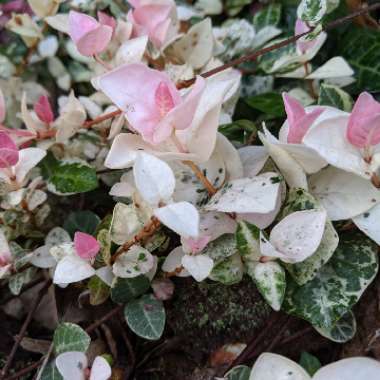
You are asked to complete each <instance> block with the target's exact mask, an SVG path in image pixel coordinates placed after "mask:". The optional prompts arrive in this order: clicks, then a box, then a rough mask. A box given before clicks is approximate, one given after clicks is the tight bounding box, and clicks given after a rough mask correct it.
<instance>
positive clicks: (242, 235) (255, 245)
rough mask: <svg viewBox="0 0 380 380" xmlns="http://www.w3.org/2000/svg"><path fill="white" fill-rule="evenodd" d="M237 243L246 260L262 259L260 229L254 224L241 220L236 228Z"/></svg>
mask: <svg viewBox="0 0 380 380" xmlns="http://www.w3.org/2000/svg"><path fill="white" fill-rule="evenodd" d="M235 237H236V245H237V248H238V250H239V253H240V254H241V256H242V258H243V260H244V262H256V261H259V260H260V257H261V254H260V241H259V238H260V229H259V228H257V227H256V226H255V225H254V224H251V223H248V222H245V221H240V222H239V224H238V226H237V229H236V234H235Z"/></svg>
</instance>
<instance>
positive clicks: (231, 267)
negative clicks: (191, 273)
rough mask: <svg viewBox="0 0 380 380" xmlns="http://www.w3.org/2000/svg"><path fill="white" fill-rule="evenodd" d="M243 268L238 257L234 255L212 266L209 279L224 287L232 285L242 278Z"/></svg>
mask: <svg viewBox="0 0 380 380" xmlns="http://www.w3.org/2000/svg"><path fill="white" fill-rule="evenodd" d="M243 274H244V268H243V263H242V261H241V258H240V255H239V254H238V253H235V254H234V255H232V256H230V257H228V258H227V259H226V260H224V261H222V262H221V263H219V264H218V265H216V266H214V268H213V270H212V272H211V274H210V275H209V278H210V279H211V280H213V281H217V282H220V283H222V284H224V285H232V284H236V283H238V282H240V281H241V280H242V278H243Z"/></svg>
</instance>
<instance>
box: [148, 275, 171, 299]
mask: <svg viewBox="0 0 380 380" xmlns="http://www.w3.org/2000/svg"><path fill="white" fill-rule="evenodd" d="M151 285H152V289H153V292H154V295H155V296H156V298H157V299H158V300H160V301H167V300H170V299H171V298H172V297H173V293H174V284H173V282H172V281H171V280H170V279H169V278H156V279H154V280H153V281H152V284H151Z"/></svg>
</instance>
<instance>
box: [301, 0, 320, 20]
mask: <svg viewBox="0 0 380 380" xmlns="http://www.w3.org/2000/svg"><path fill="white" fill-rule="evenodd" d="M326 12H327V0H302V1H301V3H300V5H299V6H298V9H297V16H298V18H300V19H301V20H303V21H307V22H309V23H311V24H316V23H318V22H319V21H321V19H322V17H323V16H324V15H325V14H326Z"/></svg>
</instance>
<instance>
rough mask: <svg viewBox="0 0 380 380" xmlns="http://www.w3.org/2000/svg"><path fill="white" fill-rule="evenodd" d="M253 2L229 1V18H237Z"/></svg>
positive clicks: (227, 5) (242, 0) (227, 6)
mask: <svg viewBox="0 0 380 380" xmlns="http://www.w3.org/2000/svg"><path fill="white" fill-rule="evenodd" d="M248 4H251V0H227V1H226V10H227V13H228V15H229V16H236V15H237V14H238V13H239V12H240V11H241V10H242V9H243V8H244V7H245V6H246V5H248Z"/></svg>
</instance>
